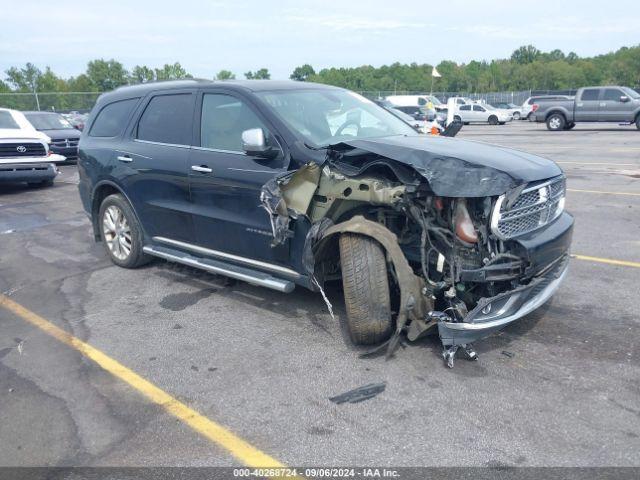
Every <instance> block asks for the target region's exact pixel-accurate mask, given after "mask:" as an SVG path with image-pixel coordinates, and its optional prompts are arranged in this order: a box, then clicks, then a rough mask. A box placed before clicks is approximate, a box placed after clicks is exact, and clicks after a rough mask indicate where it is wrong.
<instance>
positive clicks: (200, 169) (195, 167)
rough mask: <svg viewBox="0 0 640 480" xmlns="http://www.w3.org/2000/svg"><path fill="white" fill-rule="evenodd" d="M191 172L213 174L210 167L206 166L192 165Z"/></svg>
mask: <svg viewBox="0 0 640 480" xmlns="http://www.w3.org/2000/svg"><path fill="white" fill-rule="evenodd" d="M191 170H194V171H196V172H200V173H211V172H213V170H212V169H211V168H209V167H207V166H206V165H191Z"/></svg>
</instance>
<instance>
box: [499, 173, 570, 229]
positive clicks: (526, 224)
mask: <svg viewBox="0 0 640 480" xmlns="http://www.w3.org/2000/svg"><path fill="white" fill-rule="evenodd" d="M564 196H565V178H564V177H556V178H554V179H552V180H547V181H544V182H538V183H537V184H533V185H531V186H529V187H527V188H526V189H524V190H523V191H522V193H521V194H520V195H519V196H518V198H516V200H515V201H514V202H513V204H512V205H510V206H508V205H507V202H506V198H505V195H502V196H501V197H499V198H498V201H497V202H496V205H495V207H494V211H493V215H492V218H491V231H492V232H493V233H494V234H495V235H496V236H497V237H498V238H500V239H502V240H507V239H509V238H513V237H516V236H518V235H522V234H524V233H529V232H532V231H534V230H536V229H537V228H540V227H542V226H544V225H546V224H548V223H549V222H551V221H553V220H555V219H556V218H557V217H558V215H560V213H561V212H562V210H563V208H564Z"/></svg>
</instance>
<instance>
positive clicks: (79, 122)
mask: <svg viewBox="0 0 640 480" xmlns="http://www.w3.org/2000/svg"><path fill="white" fill-rule="evenodd" d="M61 115H62V116H63V117H64V118H65V119H66V120H67V121H68V122H69V123H70V124H71V125H72V126H73V128H75V129H77V130H80V131H82V130H84V125H85V123H87V118H88V117H89V114H88V113H80V112H76V111H73V112H69V113H62V114H61Z"/></svg>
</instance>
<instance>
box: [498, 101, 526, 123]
mask: <svg viewBox="0 0 640 480" xmlns="http://www.w3.org/2000/svg"><path fill="white" fill-rule="evenodd" d="M491 106H492V107H494V108H497V109H498V110H506V111H507V112H509V113H510V114H511V116H512V117H513V119H514V120H520V119H521V118H522V107H519V106H518V105H516V104H515V103H507V102H495V103H492V104H491Z"/></svg>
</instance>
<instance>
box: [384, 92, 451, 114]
mask: <svg viewBox="0 0 640 480" xmlns="http://www.w3.org/2000/svg"><path fill="white" fill-rule="evenodd" d="M385 100H387V101H389V102H391V103H392V104H394V105H395V106H397V107H429V108H433V109H434V110H436V111H441V110H444V111H445V112H446V109H447V106H446V105H445V104H444V103H442V102H441V101H440V100H439V99H438V98H437V97H435V96H433V95H389V96H388V97H385Z"/></svg>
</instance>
